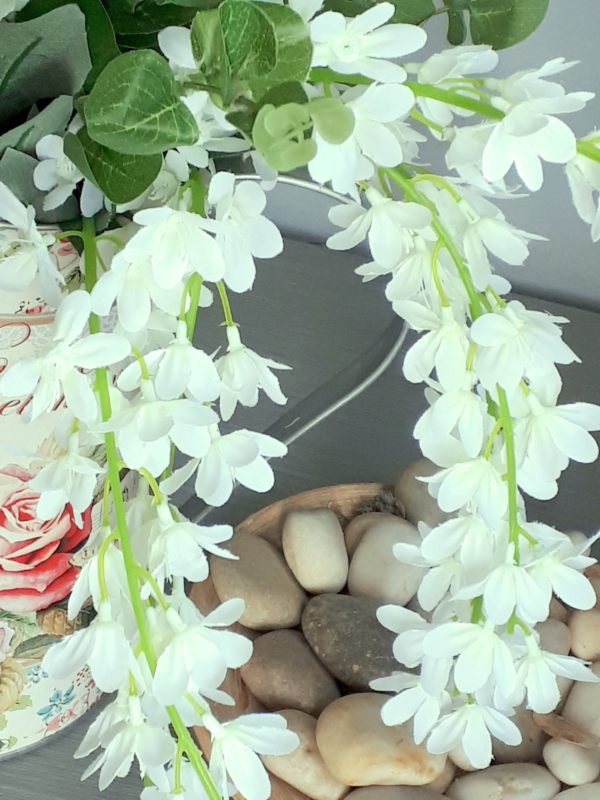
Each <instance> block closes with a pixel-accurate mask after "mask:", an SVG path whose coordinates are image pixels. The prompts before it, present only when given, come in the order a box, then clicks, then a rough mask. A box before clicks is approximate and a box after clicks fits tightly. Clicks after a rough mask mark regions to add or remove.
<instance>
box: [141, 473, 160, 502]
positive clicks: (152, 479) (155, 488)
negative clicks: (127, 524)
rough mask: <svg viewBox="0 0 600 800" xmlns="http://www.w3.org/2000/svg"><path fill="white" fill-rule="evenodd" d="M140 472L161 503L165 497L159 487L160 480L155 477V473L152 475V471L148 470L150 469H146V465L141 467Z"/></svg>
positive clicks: (157, 500)
mask: <svg viewBox="0 0 600 800" xmlns="http://www.w3.org/2000/svg"><path fill="white" fill-rule="evenodd" d="M138 472H139V473H140V475H141V476H142V478H144V480H145V481H146V483H147V484H148V486H149V487H150V488H151V489H152V494H153V495H154V497H155V499H156V502H157V503H160V502H161V501H162V499H163V494H162V492H161V490H160V489H159V486H158V482H157V480H156V478H155V477H154V475H152V473H151V472H148V470H147V469H145V468H144V467H140V469H139V470H138Z"/></svg>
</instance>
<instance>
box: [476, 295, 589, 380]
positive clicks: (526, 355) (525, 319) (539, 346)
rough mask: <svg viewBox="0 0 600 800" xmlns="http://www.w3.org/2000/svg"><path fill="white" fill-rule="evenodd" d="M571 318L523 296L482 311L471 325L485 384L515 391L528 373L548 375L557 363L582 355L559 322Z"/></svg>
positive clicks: (570, 360)
mask: <svg viewBox="0 0 600 800" xmlns="http://www.w3.org/2000/svg"><path fill="white" fill-rule="evenodd" d="M564 322H568V320H567V319H566V318H565V317H557V316H554V315H552V314H547V313H544V312H542V311H531V310H529V309H527V308H525V306H524V305H523V303H521V302H520V301H519V300H511V301H510V302H508V303H507V304H506V306H504V307H503V308H500V309H497V310H495V311H494V312H493V313H490V314H482V315H481V316H480V317H479V318H478V319H476V320H475V322H474V323H473V325H472V326H471V338H472V340H473V341H474V342H475V344H477V345H478V347H477V349H476V351H475V371H476V372H477V375H478V376H479V379H480V381H481V383H482V384H483V386H484V387H485V388H486V389H488V390H489V391H495V389H496V386H497V384H500V386H502V387H503V388H504V389H506V390H507V391H508V392H513V391H514V390H515V389H516V387H517V386H518V384H519V382H520V381H521V380H522V379H523V378H524V377H525V378H528V377H534V378H535V377H541V376H545V375H547V374H548V373H549V372H550V371H551V369H552V368H553V367H554V365H555V364H571V363H572V362H573V361H577V362H578V361H579V358H578V357H577V356H576V355H575V353H574V352H573V351H572V350H571V348H570V347H569V346H568V345H567V344H566V343H565V342H564V341H563V340H562V331H561V329H560V328H559V327H558V324H559V323H564Z"/></svg>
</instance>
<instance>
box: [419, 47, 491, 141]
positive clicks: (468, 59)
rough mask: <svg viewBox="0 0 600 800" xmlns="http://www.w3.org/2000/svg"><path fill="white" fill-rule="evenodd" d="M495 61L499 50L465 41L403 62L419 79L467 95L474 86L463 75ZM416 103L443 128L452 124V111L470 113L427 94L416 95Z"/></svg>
mask: <svg viewBox="0 0 600 800" xmlns="http://www.w3.org/2000/svg"><path fill="white" fill-rule="evenodd" d="M497 64H498V53H497V52H496V51H495V50H492V48H491V47H489V46H488V45H464V46H462V47H452V48H449V49H447V50H442V51H441V52H440V53H434V54H433V55H432V56H430V57H429V58H428V59H427V60H426V61H424V62H423V63H422V64H414V65H413V64H407V65H405V66H406V69H407V70H408V71H409V72H414V73H416V77H417V80H418V82H419V83H429V84H433V85H434V86H439V87H441V88H444V89H453V90H458V91H460V93H461V94H464V95H466V96H469V95H470V94H471V93H472V91H473V88H474V86H473V84H471V85H470V81H469V79H468V78H467V79H464V80H463V78H464V76H466V75H481V74H482V73H484V72H490V70H492V69H494V68H495V67H496V66H497ZM475 96H476V95H475ZM417 103H418V105H419V108H420V109H421V111H422V112H423V114H424V115H425V116H426V117H427V119H429V120H431V121H432V122H435V123H436V124H437V125H441V126H442V127H444V128H445V127H447V126H449V125H451V124H452V120H453V118H454V114H459V115H460V116H468V115H470V114H472V112H470V111H465V110H464V109H461V108H459V107H457V106H452V105H451V104H450V103H443V102H441V101H440V100H434V99H433V98H430V97H419V98H417ZM434 133H435V131H434Z"/></svg>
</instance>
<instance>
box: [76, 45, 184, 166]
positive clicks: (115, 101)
mask: <svg viewBox="0 0 600 800" xmlns="http://www.w3.org/2000/svg"><path fill="white" fill-rule="evenodd" d="M84 110H85V120H86V124H87V129H88V133H89V135H90V137H91V138H92V139H93V140H94V141H96V142H98V143H99V144H102V145H104V146H105V147H109V148H111V149H113V150H116V151H117V152H119V153H126V154H129V155H154V154H155V153H162V152H163V151H164V150H168V149H169V148H171V147H176V146H177V145H186V144H187V145H192V144H195V143H196V141H197V140H198V127H197V125H196V121H195V120H194V117H193V115H192V114H191V112H190V111H189V109H188V108H187V107H186V106H185V105H184V104H183V103H182V102H181V100H180V98H179V95H178V91H177V88H176V85H175V80H174V78H173V73H172V72H171V69H170V68H169V65H168V64H167V62H166V61H165V59H164V58H162V57H161V56H159V55H158V53H155V52H154V51H152V50H137V51H133V52H130V53H124V54H123V55H120V56H118V57H117V58H115V59H114V60H113V61H111V63H110V64H109V65H108V66H107V67H105V69H104V70H103V71H102V73H101V74H100V75H99V77H98V80H97V81H96V83H95V85H94V88H93V89H92V91H91V92H90V94H89V96H88V97H87V99H86V101H85V106H84Z"/></svg>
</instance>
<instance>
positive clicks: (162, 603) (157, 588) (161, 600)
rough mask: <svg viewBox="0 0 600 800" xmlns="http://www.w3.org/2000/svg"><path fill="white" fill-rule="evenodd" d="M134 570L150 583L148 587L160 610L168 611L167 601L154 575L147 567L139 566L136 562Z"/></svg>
mask: <svg viewBox="0 0 600 800" xmlns="http://www.w3.org/2000/svg"><path fill="white" fill-rule="evenodd" d="M136 570H137V573H138V575H139V576H140V578H143V579H144V580H145V581H146V582H147V583H149V584H150V588H151V589H152V592H153V593H154V596H155V597H156V599H157V601H158V604H159V605H160V607H161V608H162V610H163V611H168V609H169V608H170V606H169V603H168V602H167V598H166V597H165V594H164V592H163V591H161V588H160V586H159V585H158V582H157V580H156V578H155V577H154V575H152V574H151V573H150V572H148V570H147V569H144V567H142V566H140V565H139V564H136Z"/></svg>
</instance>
